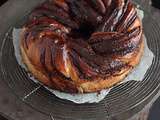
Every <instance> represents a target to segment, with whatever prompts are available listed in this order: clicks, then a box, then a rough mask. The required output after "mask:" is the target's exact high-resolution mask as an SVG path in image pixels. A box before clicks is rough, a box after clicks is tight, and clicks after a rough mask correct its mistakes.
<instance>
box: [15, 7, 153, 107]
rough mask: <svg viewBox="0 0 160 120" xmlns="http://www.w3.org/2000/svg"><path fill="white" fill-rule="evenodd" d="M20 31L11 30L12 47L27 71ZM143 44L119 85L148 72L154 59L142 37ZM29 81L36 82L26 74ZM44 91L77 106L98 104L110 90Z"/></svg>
mask: <svg viewBox="0 0 160 120" xmlns="http://www.w3.org/2000/svg"><path fill="white" fill-rule="evenodd" d="M137 11H138V15H139V17H140V19H141V20H142V19H143V16H144V14H143V11H142V10H139V9H137ZM21 30H22V29H17V28H14V29H13V45H14V50H15V56H16V59H17V61H18V63H19V65H21V67H23V68H24V69H26V70H27V68H26V66H25V65H24V63H23V62H22V58H21V54H20V48H19V46H20V33H21ZM144 43H145V45H144V46H145V47H144V54H143V56H142V58H141V61H140V64H139V65H138V66H137V67H135V68H134V69H133V70H132V72H131V73H130V74H129V75H128V76H127V77H126V78H125V79H124V80H123V81H122V82H121V83H120V84H123V83H124V82H127V81H131V80H135V81H141V80H143V78H144V75H145V73H146V71H147V70H148V68H149V67H150V66H151V64H152V60H153V58H154V55H153V53H152V51H151V50H150V49H149V48H148V46H147V40H146V38H145V36H144ZM28 75H29V77H30V79H32V80H33V81H34V82H36V83H37V82H38V80H36V79H35V78H34V77H33V76H32V75H31V74H30V73H28ZM45 88H46V89H48V90H49V91H50V92H52V93H53V94H54V95H55V96H57V97H59V98H61V99H66V100H69V101H72V102H74V103H77V104H82V103H98V102H100V101H101V100H103V99H104V98H105V97H106V95H107V94H108V93H109V91H110V90H111V89H113V87H112V88H110V89H105V90H102V91H100V92H98V93H88V94H69V93H64V92H59V91H57V90H53V89H50V88H48V87H45Z"/></svg>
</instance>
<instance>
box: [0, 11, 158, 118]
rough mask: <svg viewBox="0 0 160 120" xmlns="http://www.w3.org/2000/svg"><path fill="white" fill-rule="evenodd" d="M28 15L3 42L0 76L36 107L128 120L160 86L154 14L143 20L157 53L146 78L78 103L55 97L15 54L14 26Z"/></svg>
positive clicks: (57, 113)
mask: <svg viewBox="0 0 160 120" xmlns="http://www.w3.org/2000/svg"><path fill="white" fill-rule="evenodd" d="M25 20H26V16H25V17H24V18H23V19H22V20H20V22H18V23H17V24H15V25H14V26H10V29H9V30H8V32H7V34H6V36H5V37H3V40H2V44H1V46H0V76H2V80H3V81H4V82H5V83H6V84H7V85H8V86H9V88H11V90H12V91H13V93H14V94H15V95H16V96H18V98H20V99H21V100H23V101H24V103H26V104H28V105H29V106H31V107H32V108H33V109H35V110H36V111H39V112H41V113H42V114H46V115H49V116H52V118H53V119H54V120H125V119H127V118H129V117H132V115H134V114H135V113H137V112H139V111H140V110H141V109H142V108H143V107H144V106H145V105H146V104H147V103H148V102H150V100H151V99H152V98H153V97H154V96H155V95H156V94H157V92H158V91H159V89H160V72H159V69H160V53H159V52H160V40H159V39H160V27H159V26H158V24H157V23H156V21H154V20H153V19H152V18H151V17H150V15H148V14H145V17H144V20H143V26H144V33H145V35H146V38H147V43H148V46H149V48H150V49H151V50H152V52H153V53H154V55H155V58H154V60H153V63H152V66H151V67H150V69H149V70H148V71H147V73H146V75H145V77H144V79H143V81H141V82H135V81H129V82H127V83H125V84H120V85H118V86H116V87H115V88H114V89H112V90H111V91H110V93H109V94H108V95H107V97H106V98H105V99H104V100H102V101H101V102H99V103H94V104H80V105H79V104H75V103H72V102H69V101H66V100H61V99H59V98H57V97H55V96H54V95H53V94H52V93H50V92H49V91H48V90H46V89H45V88H44V87H43V86H41V85H40V84H36V83H34V82H33V81H32V80H30V79H29V77H28V74H27V72H26V71H25V70H24V69H23V68H21V66H20V65H18V62H17V60H16V58H15V55H14V47H13V42H12V41H13V40H12V30H13V28H20V27H21V26H22V25H23V23H24V22H25Z"/></svg>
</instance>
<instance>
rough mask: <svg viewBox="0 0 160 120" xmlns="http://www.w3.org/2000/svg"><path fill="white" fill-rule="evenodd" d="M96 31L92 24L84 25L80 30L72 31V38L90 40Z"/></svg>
mask: <svg viewBox="0 0 160 120" xmlns="http://www.w3.org/2000/svg"><path fill="white" fill-rule="evenodd" d="M94 30H95V28H94V26H93V25H91V24H90V23H83V24H81V25H80V27H79V29H76V30H72V37H73V38H83V39H89V38H90V36H91V35H92V33H93V32H94Z"/></svg>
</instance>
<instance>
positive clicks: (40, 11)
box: [22, 0, 142, 92]
mask: <svg viewBox="0 0 160 120" xmlns="http://www.w3.org/2000/svg"><path fill="white" fill-rule="evenodd" d="M141 37H142V27H141V23H140V21H139V18H138V16H137V12H136V9H135V6H134V5H133V3H132V2H131V1H130V0H49V1H47V2H45V3H43V4H42V5H40V6H38V7H37V8H35V9H34V10H33V11H32V13H31V15H30V16H29V19H28V22H27V23H26V25H25V26H24V31H23V39H22V46H23V48H24V50H25V52H26V54H27V57H28V59H29V60H30V62H31V63H32V64H33V66H34V67H35V68H36V69H37V70H38V71H41V72H42V73H43V74H44V75H46V76H47V78H48V79H49V80H50V81H51V82H52V84H54V85H53V86H54V88H55V89H59V90H61V91H67V92H77V91H81V90H79V86H80V83H84V82H86V81H97V80H105V79H107V78H108V77H111V76H118V75H120V74H123V72H122V70H124V69H125V70H126V69H129V68H132V67H134V66H132V64H130V62H131V59H132V57H133V56H132V54H133V55H134V54H136V53H137V52H138V48H139V47H140V46H139V44H140V43H141V42H142V41H141V40H142V39H141ZM126 56H127V57H126ZM56 81H60V82H62V81H63V83H64V84H63V85H62V83H59V82H56ZM67 81H70V84H67V83H66V82H67Z"/></svg>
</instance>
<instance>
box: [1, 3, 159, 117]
mask: <svg viewBox="0 0 160 120" xmlns="http://www.w3.org/2000/svg"><path fill="white" fill-rule="evenodd" d="M6 1H8V0H0V6H1V5H2V4H4V3H5V2H6ZM152 1H153V3H152V5H154V6H155V7H156V8H160V0H152ZM158 13H159V16H157V17H160V10H159V12H158ZM158 22H160V21H158ZM2 116H3V117H2ZM6 118H8V117H7V116H5V115H4V114H3V113H0V120H8V119H6ZM9 120H10V119H9ZM148 120H160V98H159V99H158V100H157V101H156V102H155V103H154V104H153V106H152V108H151V109H150V114H149V118H148Z"/></svg>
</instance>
